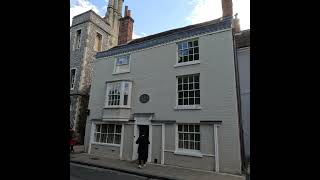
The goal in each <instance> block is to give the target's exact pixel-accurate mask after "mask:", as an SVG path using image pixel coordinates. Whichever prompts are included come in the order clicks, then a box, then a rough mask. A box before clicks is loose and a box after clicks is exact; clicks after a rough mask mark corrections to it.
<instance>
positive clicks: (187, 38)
mask: <svg viewBox="0 0 320 180" xmlns="http://www.w3.org/2000/svg"><path fill="white" fill-rule="evenodd" d="M231 29H232V28H227V29H223V30H219V31H215V32H209V33H204V34H201V35H195V36H189V37H186V38H183V39H177V40H174V41H170V42H167V43H162V44H158V45H156V46H152V47H148V48H143V49H139V50H135V51H126V52H124V53H121V54H116V55H113V56H108V57H100V58H97V59H96V61H97V60H102V59H105V58H110V57H115V56H119V55H124V54H128V53H130V54H132V53H136V52H140V51H145V50H149V49H153V48H158V47H161V46H165V45H169V44H175V43H177V42H180V41H185V40H189V39H194V38H199V37H202V36H207V35H212V34H217V33H221V32H225V31H230V30H231ZM199 54H200V53H199ZM199 58H200V57H199ZM96 61H95V62H96Z"/></svg>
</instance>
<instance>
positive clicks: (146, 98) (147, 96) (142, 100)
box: [140, 94, 149, 103]
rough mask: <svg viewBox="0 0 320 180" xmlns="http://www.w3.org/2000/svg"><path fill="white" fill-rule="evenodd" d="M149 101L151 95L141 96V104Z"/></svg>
mask: <svg viewBox="0 0 320 180" xmlns="http://www.w3.org/2000/svg"><path fill="white" fill-rule="evenodd" d="M148 101H149V95H148V94H142V95H141V96H140V102H141V103H147V102H148Z"/></svg>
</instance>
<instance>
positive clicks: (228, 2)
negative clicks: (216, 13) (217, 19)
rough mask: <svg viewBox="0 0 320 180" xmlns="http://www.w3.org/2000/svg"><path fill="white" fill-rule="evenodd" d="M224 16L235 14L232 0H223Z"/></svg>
mask: <svg viewBox="0 0 320 180" xmlns="http://www.w3.org/2000/svg"><path fill="white" fill-rule="evenodd" d="M221 4H222V17H226V16H233V10H232V0H221Z"/></svg>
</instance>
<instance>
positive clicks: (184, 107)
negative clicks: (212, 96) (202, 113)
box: [174, 105, 202, 110]
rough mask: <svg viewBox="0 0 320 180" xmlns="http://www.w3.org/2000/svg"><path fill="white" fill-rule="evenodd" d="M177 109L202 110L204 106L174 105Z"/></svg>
mask: <svg viewBox="0 0 320 180" xmlns="http://www.w3.org/2000/svg"><path fill="white" fill-rule="evenodd" d="M174 109H175V110H188V109H191V110H200V109H202V107H201V106H200V105H193V106H192V105H191V106H176V107H174Z"/></svg>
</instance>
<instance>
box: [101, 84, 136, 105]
mask: <svg viewBox="0 0 320 180" xmlns="http://www.w3.org/2000/svg"><path fill="white" fill-rule="evenodd" d="M131 86H132V83H131V82H130V81H116V82H110V83H108V84H107V92H106V103H105V107H106V108H108V107H110V108H113V107H127V108H129V107H130V99H131V98H130V97H131Z"/></svg>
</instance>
